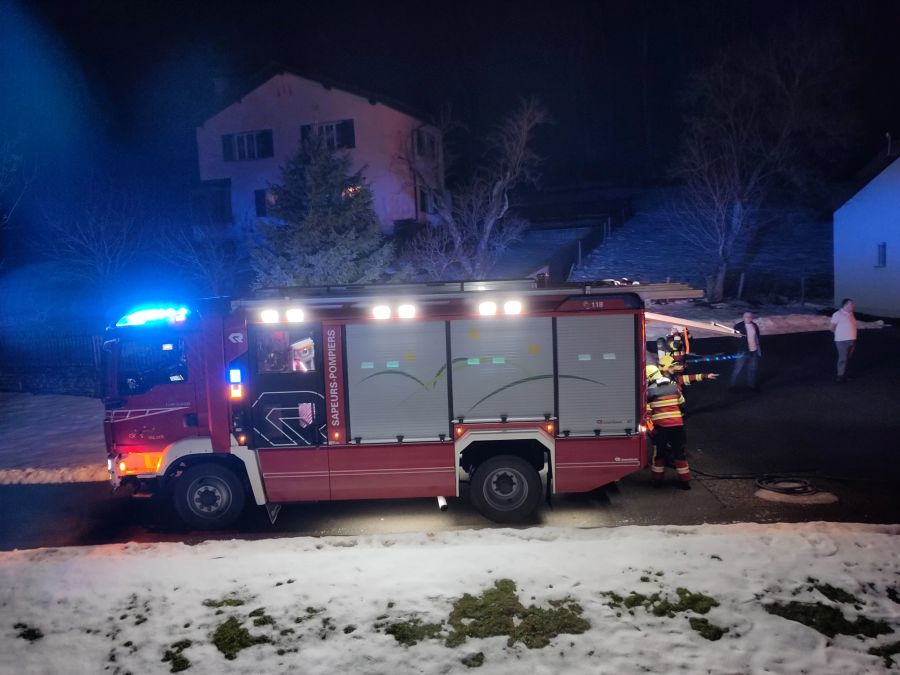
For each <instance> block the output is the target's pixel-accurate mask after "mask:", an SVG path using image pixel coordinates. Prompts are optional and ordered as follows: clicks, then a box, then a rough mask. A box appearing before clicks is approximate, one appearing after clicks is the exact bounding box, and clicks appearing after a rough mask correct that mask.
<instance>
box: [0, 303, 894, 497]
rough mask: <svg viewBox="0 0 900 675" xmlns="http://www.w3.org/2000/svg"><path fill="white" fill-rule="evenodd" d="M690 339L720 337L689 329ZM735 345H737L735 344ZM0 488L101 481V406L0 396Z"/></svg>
mask: <svg viewBox="0 0 900 675" xmlns="http://www.w3.org/2000/svg"><path fill="white" fill-rule="evenodd" d="M745 309H747V308H746V307H744V306H739V305H728V304H722V305H718V306H716V307H710V306H708V305H705V304H700V303H695V302H692V301H679V302H670V303H666V304H654V305H653V306H650V307H648V311H652V312H656V313H658V314H668V315H672V316H677V317H681V318H685V319H698V320H702V321H716V322H718V323H720V324H722V325H724V326H728V327H730V326H732V325H734V324H735V323H737V322H738V321H740V320H741V317H742V315H743V312H744V311H745ZM818 309H819V308H818V307H815V306H810V305H786V306H770V307H762V308H756V309H754V310H753V311H754V312H755V314H756V316H757V317H758V319H757V321H758V323H759V325H760V329H761V331H762V333H763V337H764V339H765V336H766V335H777V334H779V333H799V332H803V331H824V330H828V329H829V317H828V316H825V315H821V314H817V313H816V312H817V311H818ZM883 326H884V324H883V323H882V322H880V321H876V322H871V323H866V322H862V321H860V322H859V327H860V328H882V327H883ZM670 328H671V325H670V324H667V323H658V322H648V323H647V339H648V340H655V339H656V338H658V337H660V336H662V335H665V334H666V333H667V332H668V331H669V329H670ZM691 335H693V336H694V337H698V338H702V337H710V336H718V335H720V334H718V333H714V332H712V331H705V330H702V329H691ZM735 345H737V342H735ZM0 406H2V408H3V410H4V415H3V416H2V417H0V485H2V484H11V483H78V482H85V481H104V480H107V479H108V474H107V472H106V450H105V447H104V441H103V405H102V403H101V402H100V401H99V400H97V399H92V398H85V397H81V396H62V395H56V394H53V395H33V394H16V393H5V392H0Z"/></svg>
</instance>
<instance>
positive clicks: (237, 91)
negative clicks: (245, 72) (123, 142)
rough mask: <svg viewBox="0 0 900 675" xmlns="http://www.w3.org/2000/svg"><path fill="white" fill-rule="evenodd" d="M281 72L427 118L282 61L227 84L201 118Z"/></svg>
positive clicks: (225, 105) (374, 94) (414, 115)
mask: <svg viewBox="0 0 900 675" xmlns="http://www.w3.org/2000/svg"><path fill="white" fill-rule="evenodd" d="M283 74H287V75H294V76H296V77H301V78H303V79H305V80H309V81H311V82H316V83H318V84H321V85H322V87H323V88H324V89H340V90H341V91H344V92H347V93H348V94H353V95H354V96H359V97H360V98H364V99H366V100H367V101H368V102H369V103H371V104H372V105H375V104H376V103H380V104H382V105H384V106H387V107H389V108H392V109H394V110H396V111H397V112H401V113H403V114H405V115H409V116H410V117H414V118H416V119H417V120H419V121H422V122H424V120H425V119H426V117H427V116H426V115H424V114H423V113H422V111H420V110H416V109H414V108H413V107H412V106H408V105H406V104H405V103H402V102H400V101H397V100H396V99H393V98H390V97H388V96H384V95H382V94H377V93H375V92H372V91H369V90H367V89H365V88H363V87H357V86H356V85H352V84H347V83H344V82H339V81H338V80H335V79H333V78H330V77H327V76H324V75H321V74H315V73H309V72H304V71H302V70H298V69H296V68H292V67H290V66H286V65H284V64H282V63H278V62H271V63H269V64H268V65H266V66H264V67H263V68H261V69H259V70H258V71H256V72H254V73H252V74H251V75H249V76H246V77H244V78H241V79H240V81H238V82H236V83H235V84H234V85H232V86H230V87H229V88H228V89H227V91H226V92H225V93H224V94H223V95H222V97H221V98H220V99H219V100H218V102H217V105H216V108H215V110H212V111H210V112H209V114H208V115H207V116H206V117H205V120H208V119H209V118H210V117H212V116H214V115H215V114H217V113H218V112H220V111H222V110H224V109H225V108H227V107H228V106H230V105H232V104H234V103H237V102H238V101H240V100H242V99H243V98H244V97H245V96H247V95H248V94H249V93H251V92H252V91H254V90H256V89H258V88H259V87H260V86H262V85H263V84H265V83H266V82H268V81H269V80H271V79H272V78H273V77H276V76H277V75H283Z"/></svg>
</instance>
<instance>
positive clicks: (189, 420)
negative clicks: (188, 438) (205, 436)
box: [184, 413, 197, 427]
mask: <svg viewBox="0 0 900 675" xmlns="http://www.w3.org/2000/svg"><path fill="white" fill-rule="evenodd" d="M184 426H186V427H195V426H197V413H188V414H187V415H185V416H184Z"/></svg>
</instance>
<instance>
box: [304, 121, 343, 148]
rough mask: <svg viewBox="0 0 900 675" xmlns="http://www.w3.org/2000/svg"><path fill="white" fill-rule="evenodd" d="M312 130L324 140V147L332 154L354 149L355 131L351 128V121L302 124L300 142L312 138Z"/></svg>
mask: <svg viewBox="0 0 900 675" xmlns="http://www.w3.org/2000/svg"><path fill="white" fill-rule="evenodd" d="M314 129H315V132H316V133H317V134H318V135H319V136H320V137H321V138H323V139H324V140H325V145H327V146H328V149H329V150H331V151H332V152H333V151H335V150H341V149H344V148H347V149H349V148H355V147H356V130H355V128H354V126H353V120H340V121H338V122H323V123H320V124H304V125H303V126H301V127H300V140H301V141H306V140H307V139H308V138H309V137H310V136H312V134H313V130H314Z"/></svg>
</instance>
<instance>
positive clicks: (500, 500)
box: [483, 467, 528, 511]
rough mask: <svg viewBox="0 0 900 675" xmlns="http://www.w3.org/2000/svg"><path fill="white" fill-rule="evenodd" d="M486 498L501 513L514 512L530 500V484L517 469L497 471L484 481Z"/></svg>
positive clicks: (507, 468) (506, 468)
mask: <svg viewBox="0 0 900 675" xmlns="http://www.w3.org/2000/svg"><path fill="white" fill-rule="evenodd" d="M483 493H484V498H485V500H486V501H487V502H488V504H490V505H491V506H492V507H493V508H495V509H497V510H499V511H513V510H515V509H517V508H519V507H520V506H521V505H522V504H523V503H525V500H526V499H527V498H528V482H527V481H526V480H525V476H523V475H522V473H521V472H520V471H517V470H516V469H511V468H509V467H504V468H501V469H495V470H494V471H492V472H491V473H490V474H489V475H488V476H487V480H485V481H484V490H483Z"/></svg>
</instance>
